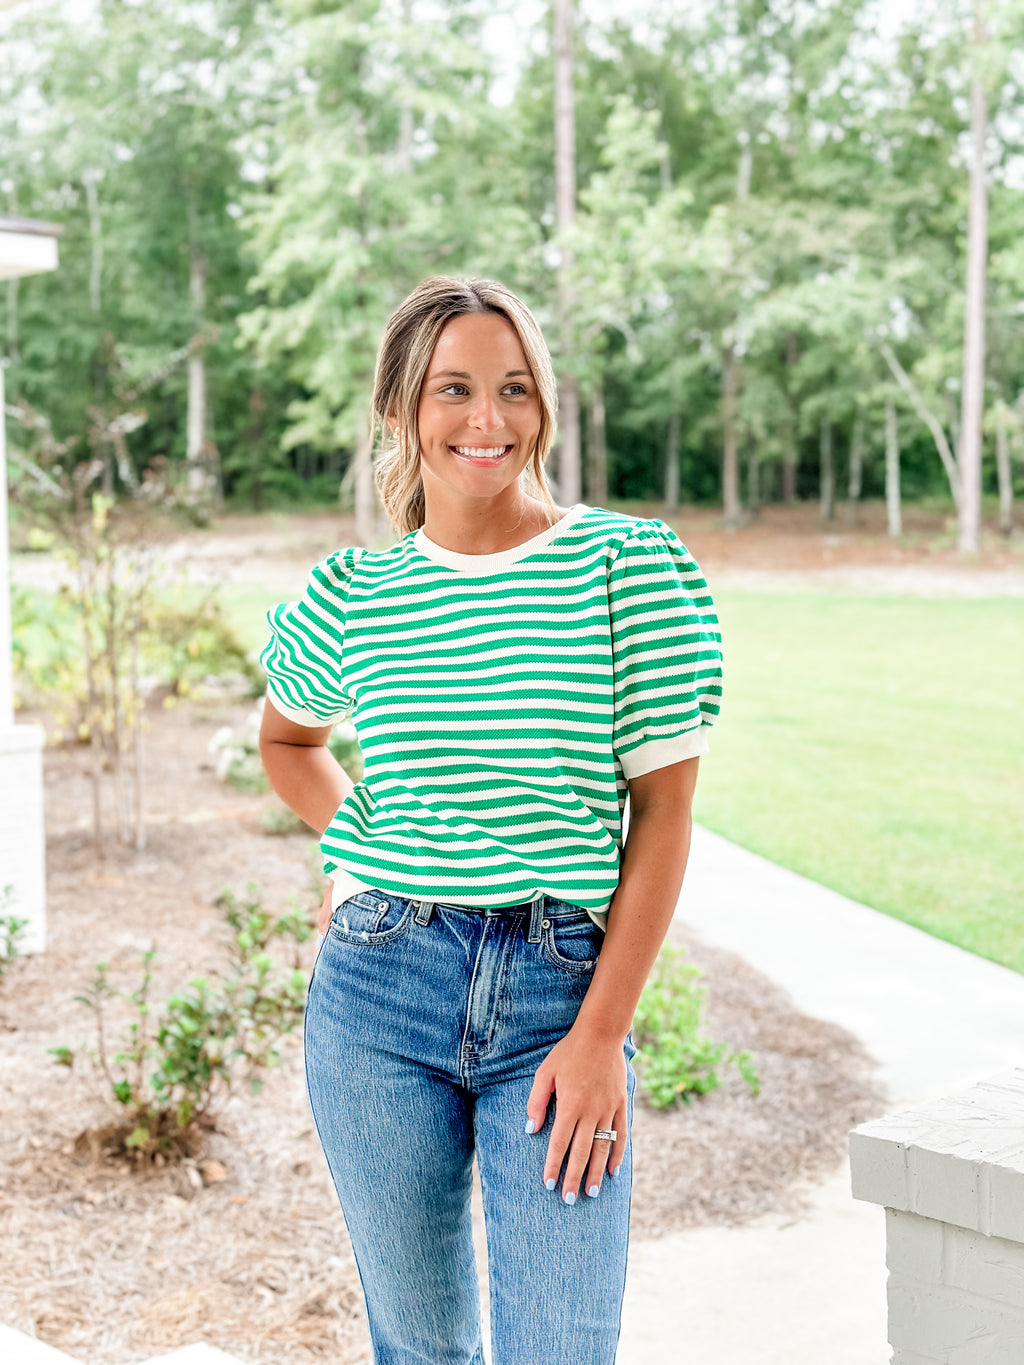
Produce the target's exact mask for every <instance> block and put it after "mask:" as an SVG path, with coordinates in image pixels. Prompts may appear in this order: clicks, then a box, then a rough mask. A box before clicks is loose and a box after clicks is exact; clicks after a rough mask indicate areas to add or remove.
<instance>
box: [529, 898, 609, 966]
mask: <svg viewBox="0 0 1024 1365" xmlns="http://www.w3.org/2000/svg"><path fill="white" fill-rule="evenodd" d="M603 942H604V930H603V929H602V928H601V927H600V926H599V925H597V924H595V923H594V921H593V920H592V919H591V918H590V916H589V915H588V914H587V913H586V911H584V912H583V913H582V915H580V916H576V915H572V916H566V915H563V916H561V917H560V918H559V917H555V916H552V918H550V919H548V920H545V921H544V923H543V925H542V928H541V939H540V948H541V952H542V953H543V955H544V956H545V957H546V958H547V959H548V961H549V962H551V963H553V964H554V965H555V966H556V967H561V968H562V970H563V971H566V972H573V973H574V974H576V975H578V976H584V975H586V974H587V973H589V972H592V971H593V970H594V968H595V967H596V966H597V958H598V954H599V953H600V951H601V944H602V943H603Z"/></svg>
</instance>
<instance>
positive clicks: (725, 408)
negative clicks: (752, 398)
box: [722, 340, 741, 531]
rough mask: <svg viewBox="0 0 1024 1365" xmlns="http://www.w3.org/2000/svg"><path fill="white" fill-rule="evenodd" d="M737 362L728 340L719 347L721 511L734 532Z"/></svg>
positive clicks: (737, 503) (737, 480)
mask: <svg viewBox="0 0 1024 1365" xmlns="http://www.w3.org/2000/svg"><path fill="white" fill-rule="evenodd" d="M738 371H739V362H738V361H737V359H736V347H735V345H734V343H733V342H732V341H731V340H729V341H727V342H725V343H724V344H723V347H722V512H723V515H724V520H725V529H726V530H727V531H735V530H736V528H737V527H738V526H739V524H740V512H741V508H740V457H739V433H738V431H737V422H736V417H737V411H736V410H737V406H738V394H739V373H738Z"/></svg>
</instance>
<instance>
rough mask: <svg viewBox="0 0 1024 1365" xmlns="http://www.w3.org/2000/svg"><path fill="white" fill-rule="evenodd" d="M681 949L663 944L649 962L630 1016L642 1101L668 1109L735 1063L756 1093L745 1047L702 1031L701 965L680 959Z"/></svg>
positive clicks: (713, 1081)
mask: <svg viewBox="0 0 1024 1365" xmlns="http://www.w3.org/2000/svg"><path fill="white" fill-rule="evenodd" d="M684 957H685V953H684V951H683V950H682V949H680V948H675V947H673V946H672V945H671V944H665V946H664V947H663V948H662V950H661V953H660V955H659V957H658V961H657V962H656V963H655V965H654V970H653V972H652V973H651V976H650V979H649V980H648V982H647V985H646V986H645V987H644V992H643V994H642V995H641V997H640V1003H639V1004H638V1006H637V1010H636V1015H635V1017H634V1019H633V1039H634V1042H635V1043H636V1046H637V1062H636V1068H637V1076H638V1079H639V1081H640V1084H641V1086H642V1088H643V1091H644V1093H645V1097H646V1099H647V1102H648V1103H649V1104H650V1105H652V1106H653V1107H654V1108H655V1109H668V1108H670V1107H671V1106H672V1105H673V1104H676V1103H677V1102H678V1101H680V1100H682V1101H683V1102H684V1103H688V1102H689V1100H690V1098H691V1096H692V1095H694V1094H699V1095H703V1094H706V1093H707V1092H708V1091H709V1090H714V1089H715V1088H716V1086H718V1085H719V1083H720V1080H719V1070H720V1068H722V1067H725V1066H729V1065H735V1066H736V1068H737V1070H738V1071H739V1073H740V1075H741V1076H742V1077H743V1079H744V1080H745V1081H746V1083H747V1084H748V1085H749V1086H750V1089H751V1090H752V1091H753V1093H754V1094H755V1095H756V1094H758V1093H759V1091H760V1083H759V1081H758V1078H757V1073H756V1071H755V1070H754V1064H753V1059H752V1058H751V1055H750V1053H749V1052H730V1051H729V1049H728V1044H726V1043H715V1042H712V1041H711V1040H710V1039H709V1038H707V1037H705V1036H704V1033H703V1028H702V1020H701V1013H702V1011H703V1008H704V994H705V993H704V990H703V989H702V988H701V987H700V986H698V985H697V978H698V977H699V976H700V975H701V971H700V968H699V967H697V966H694V965H693V964H692V963H689V962H686V961H684Z"/></svg>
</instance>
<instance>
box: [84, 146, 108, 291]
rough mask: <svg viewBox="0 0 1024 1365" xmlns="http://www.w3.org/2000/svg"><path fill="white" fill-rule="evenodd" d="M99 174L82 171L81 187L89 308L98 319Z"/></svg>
mask: <svg viewBox="0 0 1024 1365" xmlns="http://www.w3.org/2000/svg"><path fill="white" fill-rule="evenodd" d="M99 180H100V172H98V171H94V170H87V171H83V173H82V186H83V188H84V190H85V203H86V207H87V208H88V210H89V308H90V310H91V311H92V313H93V316H94V317H98V316H99V313H100V307H101V304H102V288H103V221H102V219H101V217H100V196H99V191H98V190H97V188H96V186H97V184H98V183H99Z"/></svg>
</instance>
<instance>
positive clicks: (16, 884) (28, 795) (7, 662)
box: [0, 0, 64, 951]
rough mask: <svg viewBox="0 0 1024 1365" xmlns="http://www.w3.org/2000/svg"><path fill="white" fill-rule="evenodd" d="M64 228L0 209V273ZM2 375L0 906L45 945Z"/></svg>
mask: <svg viewBox="0 0 1024 1365" xmlns="http://www.w3.org/2000/svg"><path fill="white" fill-rule="evenodd" d="M0 8H3V0H0ZM63 231H64V229H63V228H62V227H60V226H58V225H57V224H56V223H41V222H38V221H37V220H35V219H33V218H19V217H16V216H14V215H12V214H0V280H14V279H18V278H20V277H21V276H23V275H37V274H39V273H40V272H41V271H46V270H56V269H57V238H58V237H59V236H60V235H61V233H62V232H63ZM4 363H6V362H4ZM3 381H4V371H3V365H0V891H2V890H3V889H4V888H5V887H8V886H10V887H11V888H12V895H13V900H12V902H11V904H10V905H9V906H8V907H7V909H6V912H5V913H8V914H14V915H17V916H18V917H19V918H20V919H27V920H28V930H27V933H26V936H25V938H24V939H23V940H22V942H21V945H20V946H21V949H22V951H32V950H35V951H39V950H41V949H42V948H44V947H45V946H46V883H45V879H44V871H43V850H44V835H43V755H42V748H43V738H44V735H43V730H42V728H41V727H40V726H38V725H15V724H14V703H13V695H14V689H13V684H12V677H11V596H10V578H9V573H8V565H9V550H8V537H7V441H6V414H5V409H4V382H3Z"/></svg>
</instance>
